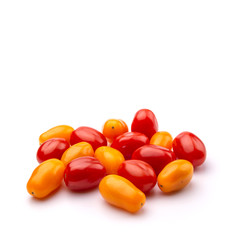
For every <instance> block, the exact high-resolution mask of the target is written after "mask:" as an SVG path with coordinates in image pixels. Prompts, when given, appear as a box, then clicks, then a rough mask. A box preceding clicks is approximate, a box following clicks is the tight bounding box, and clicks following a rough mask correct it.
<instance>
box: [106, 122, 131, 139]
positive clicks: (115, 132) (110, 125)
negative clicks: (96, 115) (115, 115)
mask: <svg viewBox="0 0 240 240" xmlns="http://www.w3.org/2000/svg"><path fill="white" fill-rule="evenodd" d="M102 132H103V135H104V136H105V137H106V139H107V141H108V142H109V143H112V142H113V140H114V139H115V138H116V137H118V136H120V135H122V134H123V133H125V132H128V126H127V124H126V123H125V122H124V121H123V120H121V119H109V120H107V121H106V122H105V123H104V125H103V130H102Z"/></svg>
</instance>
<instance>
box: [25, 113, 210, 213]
mask: <svg viewBox="0 0 240 240" xmlns="http://www.w3.org/2000/svg"><path fill="white" fill-rule="evenodd" d="M39 142H40V147H39V149H38V151H37V160H38V162H39V163H40V164H39V165H38V166H37V167H36V168H35V170H34V171H33V173H32V175H31V177H30V179H29V181H28V183H27V190H28V192H29V194H30V195H32V196H34V197H36V198H44V197H46V196H48V195H49V194H51V193H53V192H55V190H57V189H59V187H60V186H61V184H62V181H64V183H65V185H66V186H67V188H68V189H70V190H71V191H85V190H88V189H92V188H96V187H98V188H99V191H100V193H101V195H102V197H103V198H104V199H105V200H106V201H107V202H109V203H110V204H112V205H114V206H116V207H119V208H122V209H125V210H127V211H129V212H132V213H134V212H137V211H138V210H139V209H140V208H141V207H142V206H143V205H144V203H145V201H146V194H147V193H149V192H150V191H151V190H152V189H153V187H154V186H155V185H156V183H157V185H158V187H159V189H160V190H161V191H163V192H164V193H169V192H174V191H179V190H181V189H183V188H184V187H185V186H186V185H187V184H188V183H189V182H190V181H191V179H192V176H193V172H194V168H196V167H198V166H200V165H201V164H203V162H204V161H205V159H206V148H205V146H204V144H203V142H202V141H201V140H200V139H199V138H198V137H197V136H196V135H194V134H193V133H190V132H182V133H180V134H179V135H177V136H176V137H175V138H174V139H173V138H172V136H171V134H170V133H168V132H164V131H158V122H157V118H156V116H155V115H154V113H153V112H152V111H151V110H149V109H141V110H139V111H138V112H137V113H136V114H135V116H134V119H133V121H132V124H131V132H130V131H129V129H128V126H127V124H126V123H125V122H124V121H123V120H117V119H109V120H107V121H106V122H105V124H104V126H103V129H102V132H99V131H97V130H95V129H93V128H90V127H85V126H82V127H79V128H77V129H75V130H74V129H73V128H72V127H70V126H67V125H60V126H56V127H53V128H51V129H49V130H48V131H46V132H44V133H43V134H41V135H40V137H39Z"/></svg>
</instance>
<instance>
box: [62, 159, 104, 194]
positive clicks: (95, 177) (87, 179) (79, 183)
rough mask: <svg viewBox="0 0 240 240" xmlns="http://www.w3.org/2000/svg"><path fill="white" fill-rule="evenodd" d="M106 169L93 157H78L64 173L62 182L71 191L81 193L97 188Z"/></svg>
mask: <svg viewBox="0 0 240 240" xmlns="http://www.w3.org/2000/svg"><path fill="white" fill-rule="evenodd" d="M105 175H106V169H105V168H104V166H103V165H102V164H101V163H100V162H99V161H98V160H97V159H96V158H95V157H80V158H76V159H74V160H73V161H71V162H70V163H69V164H68V165H67V166H66V169H65V172H64V182H65V184H66V186H67V187H68V188H69V189H70V190H72V191H83V190H89V189H92V188H95V187H97V186H98V184H99V182H100V181H101V179H102V178H103V177H104V176H105Z"/></svg>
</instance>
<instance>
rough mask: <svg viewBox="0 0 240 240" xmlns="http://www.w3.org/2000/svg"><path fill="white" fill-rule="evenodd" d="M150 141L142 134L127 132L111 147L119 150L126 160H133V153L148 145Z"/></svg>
mask: <svg viewBox="0 0 240 240" xmlns="http://www.w3.org/2000/svg"><path fill="white" fill-rule="evenodd" d="M148 143H149V139H148V137H147V136H145V135H144V134H142V133H138V132H126V133H124V134H122V135H120V136H118V137H117V138H116V139H115V140H114V141H113V143H112V145H111V147H112V148H115V149H117V150H119V151H120V152H121V153H122V154H123V156H124V158H125V160H127V159H131V156H132V153H133V152H134V151H135V150H136V149H137V148H139V147H141V146H143V145H145V144H148Z"/></svg>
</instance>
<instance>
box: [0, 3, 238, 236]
mask: <svg viewBox="0 0 240 240" xmlns="http://www.w3.org/2000/svg"><path fill="white" fill-rule="evenodd" d="M239 12H240V2H239V1H237V0H236V1H231V0H228V1H213V0H202V1H190V0H189V1H131V0H128V1H124V0H123V1H49V0H48V1H38V2H37V1H10V0H9V1H1V2H0V80H1V87H0V91H1V94H0V100H1V138H0V139H1V140H0V141H1V174H0V181H1V193H2V194H1V205H0V208H1V209H0V218H1V220H2V221H1V231H0V238H1V239H25V240H27V239H150V237H151V238H154V239H184V240H187V239H219V237H223V238H225V239H239V237H240V234H239V230H238V229H237V228H238V226H239V221H238V219H239V213H240V211H239V201H240V198H239V169H240V160H239V133H240V131H239V130H240V129H239V122H240V118H239V102H240V101H239V100H240V97H239V84H238V82H239V78H240V71H239V66H240V58H239V56H240V44H239V43H240V31H239V29H240V26H239V25H240V14H239ZM141 108H149V109H151V110H152V111H153V112H154V113H155V114H156V116H157V118H158V122H159V130H166V131H169V132H170V133H171V134H172V135H173V136H176V135H177V134H178V133H180V132H182V131H185V130H188V131H192V132H193V133H195V134H197V135H198V136H199V137H200V138H201V139H202V140H203V141H204V142H205V144H206V147H207V151H208V157H207V160H206V163H205V164H204V165H203V166H202V167H199V169H197V171H196V172H195V174H194V178H193V181H192V182H191V184H190V185H189V186H188V187H187V188H186V189H185V190H183V191H181V192H179V193H177V194H173V195H170V196H166V195H164V194H162V193H160V191H159V190H158V188H157V187H156V188H155V189H154V191H153V193H152V194H151V195H150V196H148V198H147V201H146V204H145V206H144V207H143V209H142V210H141V211H139V213H138V214H136V215H132V214H128V213H126V212H124V211H120V210H118V209H115V208H113V207H111V206H109V205H108V204H107V203H105V202H104V201H103V199H102V198H101V196H100V194H99V193H98V190H97V189H96V190H94V191H91V192H88V193H83V194H81V193H79V194H73V193H71V192H69V191H67V189H65V188H64V187H63V188H62V189H61V190H60V191H58V192H57V193H56V194H55V195H53V196H51V197H50V198H48V199H46V200H43V201H37V200H34V199H33V198H31V196H30V195H28V193H27V191H26V183H27V180H28V178H29V177H30V175H31V172H32V171H33V169H34V168H35V167H36V166H37V165H38V164H37V161H36V158H35V154H36V151H37V148H38V137H39V135H40V134H41V133H42V132H43V131H45V130H47V129H49V128H51V127H53V126H56V125H59V124H68V125H71V126H73V127H74V128H77V127H79V126H81V125H87V126H91V127H94V128H96V129H98V130H101V127H102V125H103V123H104V122H105V120H107V119H108V118H121V119H123V120H125V121H126V122H127V124H128V125H129V126H130V124H131V121H132V118H133V115H134V114H135V112H136V111H137V110H139V109H141Z"/></svg>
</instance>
